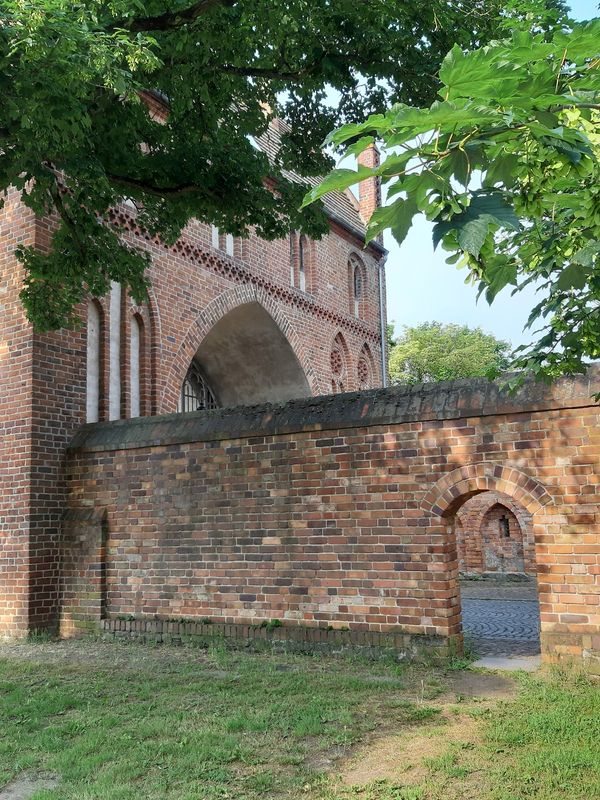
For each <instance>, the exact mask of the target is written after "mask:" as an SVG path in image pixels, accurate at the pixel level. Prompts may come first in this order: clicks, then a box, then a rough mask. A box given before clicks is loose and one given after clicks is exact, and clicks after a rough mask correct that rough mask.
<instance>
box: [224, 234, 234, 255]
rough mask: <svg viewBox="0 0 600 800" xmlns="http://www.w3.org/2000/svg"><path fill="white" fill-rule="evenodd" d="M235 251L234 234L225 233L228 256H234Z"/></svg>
mask: <svg viewBox="0 0 600 800" xmlns="http://www.w3.org/2000/svg"><path fill="white" fill-rule="evenodd" d="M233 251H234V241H233V236H232V235H231V234H230V233H228V234H226V235H225V252H226V253H227V255H228V256H232V255H233Z"/></svg>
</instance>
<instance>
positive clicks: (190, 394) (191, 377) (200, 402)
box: [179, 360, 219, 413]
mask: <svg viewBox="0 0 600 800" xmlns="http://www.w3.org/2000/svg"><path fill="white" fill-rule="evenodd" d="M218 407H219V402H218V400H217V398H216V395H215V393H214V392H213V390H212V389H211V387H210V385H209V383H208V381H207V380H206V377H205V375H204V373H203V371H202V368H201V367H200V365H199V364H198V362H197V361H196V360H194V361H192V364H191V366H190V368H189V370H188V373H187V375H186V376H185V380H184V382H183V386H182V387H181V397H180V400H179V410H180V411H183V412H184V413H185V412H188V411H210V410H211V409H214V408H218Z"/></svg>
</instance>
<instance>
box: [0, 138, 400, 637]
mask: <svg viewBox="0 0 600 800" xmlns="http://www.w3.org/2000/svg"><path fill="white" fill-rule="evenodd" d="M266 145H267V146H268V145H269V141H268V140H267V141H266ZM367 157H369V158H375V157H376V154H375V153H371V154H369V155H368V156H367ZM378 195H379V193H378V186H377V185H376V184H375V183H373V184H372V185H368V184H367V185H365V187H364V190H363V194H362V196H361V200H360V202H358V201H357V200H355V199H354V197H353V196H352V195H351V194H350V193H347V194H337V195H333V196H332V197H331V198H330V199H328V201H327V208H326V211H327V216H328V219H329V223H330V232H329V234H328V235H326V236H325V237H323V238H322V239H321V240H320V241H312V240H310V239H308V238H307V237H305V236H300V235H299V234H295V233H293V234H292V235H291V236H290V237H288V238H287V239H285V240H279V241H275V242H266V241H264V240H261V239H260V238H258V237H256V236H251V237H250V238H248V239H234V238H233V237H231V236H229V235H227V234H225V233H223V232H220V231H218V230H216V229H214V228H211V227H210V226H207V225H203V224H200V223H192V224H190V225H189V226H188V228H187V229H186V230H185V232H184V235H183V236H182V237H181V238H180V239H179V240H178V242H177V243H176V244H175V245H174V246H172V247H167V246H165V245H163V243H162V242H161V241H160V240H158V239H151V238H150V237H149V236H148V235H147V234H146V233H145V232H144V231H142V230H140V229H139V228H138V227H137V225H136V219H135V209H134V208H132V207H131V206H130V205H128V204H126V203H125V204H123V205H122V206H121V207H119V208H116V209H115V210H114V218H115V220H116V221H118V222H119V223H120V225H121V226H122V228H123V230H124V231H125V233H124V237H125V239H126V240H128V241H130V242H132V243H135V244H136V245H141V246H142V247H144V248H146V249H147V250H148V251H149V252H150V254H151V258H152V267H151V269H150V280H151V284H152V288H151V292H150V297H149V301H148V302H147V303H146V304H144V305H143V306H141V307H138V306H136V305H135V304H134V303H133V302H132V301H131V300H130V298H129V297H128V296H127V295H126V293H125V292H122V291H121V288H120V287H119V286H118V285H115V286H113V288H112V290H111V292H110V296H108V297H105V298H91V299H90V301H89V304H88V306H87V307H85V308H81V309H80V315H81V317H82V320H83V325H82V327H81V328H80V329H79V330H77V331H59V332H56V333H51V334H43V335H42V334H38V333H36V332H35V331H34V330H32V328H31V326H30V325H29V324H28V323H27V321H26V319H25V315H24V312H23V309H22V307H21V304H20V301H19V297H18V295H19V292H20V290H21V287H22V277H23V276H22V272H21V269H20V266H19V264H18V262H17V261H16V259H15V257H14V249H15V247H16V246H17V245H19V244H23V245H35V246H37V247H40V248H45V247H48V242H49V238H50V230H51V222H50V221H49V220H46V219H36V218H35V217H34V216H33V214H32V213H31V212H30V211H28V210H27V209H26V208H24V207H23V206H22V204H21V203H20V202H19V200H18V197H17V194H16V193H11V194H10V195H9V196H8V197H7V198H6V203H5V206H4V209H3V210H2V211H1V212H0V312H1V313H0V376H1V378H0V379H1V384H0V460H1V470H0V635H2V634H9V635H12V634H17V635H20V634H24V633H26V632H27V631H28V630H31V629H33V628H39V627H46V626H48V625H50V626H52V625H54V624H55V622H56V618H57V613H58V602H59V592H60V589H59V579H60V573H61V569H60V543H59V540H60V528H61V519H62V516H63V514H64V510H65V498H66V494H65V483H64V469H65V456H66V447H67V444H68V442H69V441H70V440H71V438H72V437H73V435H74V434H75V433H76V431H77V430H78V429H79V428H80V427H81V426H82V425H83V424H85V423H86V422H96V421H102V420H117V419H130V418H134V417H138V416H147V415H154V414H165V413H170V412H175V411H178V410H184V411H189V410H195V409H197V408H210V407H213V406H235V405H238V404H248V403H256V402H264V401H268V400H270V401H285V400H289V399H291V398H294V397H303V396H310V395H319V394H327V393H331V392H341V391H347V390H353V389H358V388H370V387H375V386H380V385H381V384H382V375H383V372H382V336H381V333H382V329H383V327H382V326H384V324H385V304H384V297H385V284H384V281H385V278H384V260H385V251H384V249H383V247H382V246H381V244H379V243H378V242H373V243H372V244H370V245H369V246H368V247H367V248H364V233H365V220H366V219H368V217H369V215H370V214H371V213H372V211H373V210H374V207H375V204H376V203H377V199H378Z"/></svg>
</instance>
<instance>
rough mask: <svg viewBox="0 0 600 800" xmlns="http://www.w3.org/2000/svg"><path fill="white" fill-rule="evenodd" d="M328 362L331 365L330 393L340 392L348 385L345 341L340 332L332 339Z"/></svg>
mask: <svg viewBox="0 0 600 800" xmlns="http://www.w3.org/2000/svg"><path fill="white" fill-rule="evenodd" d="M329 363H330V367H331V391H332V393H333V394H340V393H341V392H345V391H346V387H347V385H348V381H347V374H346V372H347V371H346V343H345V342H344V339H343V337H342V335H341V333H338V335H337V336H336V337H335V339H334V340H333V346H332V348H331V354H330V356H329Z"/></svg>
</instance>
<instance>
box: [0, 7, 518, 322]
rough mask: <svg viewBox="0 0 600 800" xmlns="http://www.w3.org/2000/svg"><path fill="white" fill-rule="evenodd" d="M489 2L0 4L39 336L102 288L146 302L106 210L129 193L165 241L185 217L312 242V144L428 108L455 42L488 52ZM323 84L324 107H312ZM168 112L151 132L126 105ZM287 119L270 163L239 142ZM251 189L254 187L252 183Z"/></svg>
mask: <svg viewBox="0 0 600 800" xmlns="http://www.w3.org/2000/svg"><path fill="white" fill-rule="evenodd" d="M501 5H502V3H499V2H496V0H494V2H492V3H490V2H486V0H453V2H446V0H432V2H428V3H424V2H422V0H369V2H363V1H362V0H359V1H358V2H357V1H356V0H330V2H320V1H319V0H291V1H290V0H286V1H285V2H284V1H283V0H272V2H269V3H265V2H263V0H197V2H191V0H136V2H131V0H80V2H78V3H73V2H72V0H1V2H0V97H1V98H2V102H1V103H0V191H3V190H5V189H7V188H8V187H9V186H10V185H13V186H16V187H17V188H18V189H19V190H20V191H21V192H22V196H23V199H24V201H25V202H26V203H27V205H29V206H30V207H31V208H33V209H34V210H35V211H36V212H37V213H39V214H48V213H51V212H55V213H56V215H57V216H58V220H59V227H58V230H57V232H56V233H55V235H54V241H53V247H52V251H51V252H50V253H48V254H44V253H40V252H36V251H34V250H28V249H22V250H21V251H20V252H19V256H20V258H21V259H22V260H23V262H24V263H25V267H26V271H27V280H26V286H25V290H24V293H23V300H24V302H25V305H26V307H27V311H28V314H29V316H30V318H31V319H32V320H33V321H34V322H35V323H36V324H37V325H38V326H39V327H41V328H55V327H59V326H61V325H63V324H65V323H67V322H69V321H70V320H71V319H72V311H73V307H74V305H75V304H76V303H77V302H79V301H80V300H81V298H82V297H83V295H84V294H85V292H86V291H88V290H89V291H90V292H91V293H93V294H97V295H101V294H103V293H104V292H105V291H106V290H107V287H108V283H109V281H110V280H111V279H112V280H116V281H119V282H121V283H123V284H125V285H128V286H129V287H130V288H131V290H132V291H133V294H134V296H136V297H138V298H140V297H142V296H143V295H144V290H145V277H144V269H145V266H146V259H145V256H144V255H143V254H141V253H139V252H136V251H134V250H132V249H128V248H126V247H125V246H124V245H123V244H122V243H121V242H120V240H119V237H118V230H114V229H113V228H111V227H110V226H108V225H106V224H105V223H106V219H107V211H108V209H109V208H110V207H111V206H113V205H114V204H115V203H117V202H118V200H119V198H121V197H123V196H126V197H129V198H132V199H133V200H134V201H136V203H138V204H139V206H140V213H139V222H140V224H141V225H142V226H144V227H145V228H146V229H148V230H149V231H150V232H151V233H153V234H154V233H158V234H160V236H161V237H163V239H164V240H165V241H172V240H174V239H175V238H176V237H177V236H178V235H179V233H180V232H181V229H182V227H183V226H184V225H185V224H186V223H187V221H188V220H189V219H190V218H191V217H197V218H199V219H201V220H203V221H205V222H209V223H212V224H215V225H217V226H218V227H220V228H222V229H224V230H226V231H228V232H230V233H233V234H236V235H237V234H244V233H245V232H247V230H248V228H249V226H255V227H256V229H257V232H258V233H259V234H260V235H261V236H263V237H266V238H275V237H279V236H282V235H284V234H285V233H286V232H287V231H288V230H289V229H290V228H303V229H304V230H306V231H307V232H309V233H312V234H313V235H319V234H320V233H322V232H323V231H324V230H325V223H324V219H323V216H322V214H321V213H320V210H319V209H318V208H311V209H308V210H306V209H305V210H303V211H299V210H298V208H299V206H300V202H301V198H302V196H303V194H304V192H305V191H306V187H302V186H298V185H297V184H294V183H291V182H290V181H289V180H286V179H285V178H284V176H283V175H282V169H283V168H284V167H286V168H289V169H293V170H294V171H295V172H296V173H299V174H301V175H305V176H311V175H317V174H324V172H325V171H326V170H327V169H329V168H330V166H331V164H330V163H329V162H328V159H327V157H326V156H324V155H323V153H322V152H321V149H320V144H321V142H322V141H323V138H324V136H325V134H326V133H327V131H329V130H331V128H332V127H334V126H336V125H339V124H341V123H343V122H345V121H354V122H356V121H357V120H359V119H364V117H365V116H366V115H368V114H369V113H372V112H376V111H382V110H383V109H384V108H385V107H386V106H387V105H388V104H389V102H394V101H398V100H402V101H403V102H409V103H421V102H424V101H429V100H430V99H431V97H432V92H434V91H435V78H434V75H435V72H436V69H437V67H438V66H439V64H440V62H441V59H442V57H443V55H444V53H445V52H446V51H447V50H448V48H449V47H450V46H451V44H452V43H453V42H454V41H458V42H459V43H460V45H461V46H463V47H469V46H472V45H475V44H476V43H477V42H481V41H486V40H488V39H489V38H490V36H492V34H493V33H494V32H495V30H496V25H497V11H498V8H499V7H500V6H501ZM327 87H333V89H334V90H336V92H337V99H336V102H335V104H334V105H332V104H331V103H330V102H329V101H328V99H327V91H326V89H327ZM144 90H153V91H155V92H158V93H160V94H161V96H163V97H165V98H168V105H169V114H168V119H167V120H166V122H165V121H164V120H163V122H162V123H161V122H159V121H157V120H155V119H153V117H152V115H151V114H150V113H149V110H148V107H147V105H146V104H145V103H144V102H143V101H142V100H141V99H140V92H143V91H144ZM274 116H278V117H280V118H282V119H283V120H285V121H287V122H288V123H290V133H289V134H288V135H287V136H285V137H284V140H283V147H282V149H281V153H280V157H279V160H278V162H277V163H275V164H269V163H268V160H267V158H266V156H265V155H264V154H263V153H261V152H259V151H257V149H256V147H255V146H254V145H253V143H252V141H251V138H252V137H256V136H259V135H260V134H261V133H263V132H264V131H265V129H266V126H267V125H268V123H269V120H270V119H272V118H273V117H274ZM265 178H267V179H268V180H267V181H265Z"/></svg>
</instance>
